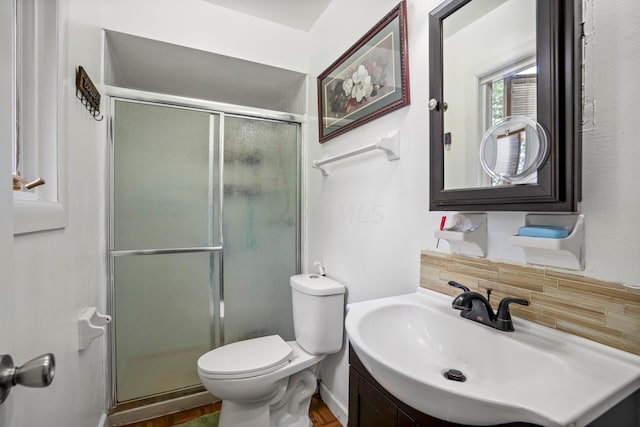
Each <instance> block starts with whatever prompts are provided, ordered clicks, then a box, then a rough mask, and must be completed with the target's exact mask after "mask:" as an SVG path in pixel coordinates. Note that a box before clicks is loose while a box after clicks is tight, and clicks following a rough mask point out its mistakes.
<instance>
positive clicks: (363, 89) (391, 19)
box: [318, 1, 410, 143]
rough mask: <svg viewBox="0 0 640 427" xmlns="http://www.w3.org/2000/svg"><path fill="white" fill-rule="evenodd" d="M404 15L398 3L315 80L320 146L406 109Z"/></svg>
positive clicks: (402, 4) (406, 65) (405, 21)
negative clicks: (359, 127) (316, 83)
mask: <svg viewBox="0 0 640 427" xmlns="http://www.w3.org/2000/svg"><path fill="white" fill-rule="evenodd" d="M406 15H407V11H406V3H405V1H402V2H401V3H399V4H398V5H397V6H396V7H394V8H393V10H391V12H389V13H388V14H387V15H386V16H385V17H384V18H383V19H382V20H381V21H380V22H378V23H377V24H376V25H375V26H374V27H373V28H372V29H371V30H370V31H369V32H368V33H367V34H365V35H364V37H362V38H361V39H360V40H359V41H358V42H357V43H356V44H355V45H353V46H352V47H351V48H350V49H349V50H348V51H346V52H345V53H344V54H343V55H342V56H341V57H340V58H338V59H337V60H336V61H335V62H334V63H333V64H331V66H330V67H329V68H327V69H326V70H325V71H324V72H323V73H322V74H320V76H318V115H319V117H318V124H319V130H320V142H321V143H322V142H325V141H326V140H328V139H331V138H333V137H334V136H337V135H340V134H342V133H344V132H347V131H348V130H351V129H353V128H355V127H357V126H361V125H363V124H364V123H367V122H369V121H371V120H373V119H375V118H378V117H380V116H382V115H384V114H387V113H389V112H391V111H393V110H395V109H397V108H400V107H403V106H405V105H409V102H410V97H409V59H408V47H407V18H406Z"/></svg>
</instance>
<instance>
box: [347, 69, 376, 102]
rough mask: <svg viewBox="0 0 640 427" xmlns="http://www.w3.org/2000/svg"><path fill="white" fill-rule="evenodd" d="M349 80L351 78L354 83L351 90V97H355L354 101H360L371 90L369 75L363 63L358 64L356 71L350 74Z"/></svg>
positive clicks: (369, 93)
mask: <svg viewBox="0 0 640 427" xmlns="http://www.w3.org/2000/svg"><path fill="white" fill-rule="evenodd" d="M351 80H353V83H354V85H353V89H352V90H351V97H352V98H355V99H356V101H358V102H360V101H362V98H364V97H365V96H369V95H371V93H372V92H373V85H372V84H371V76H370V75H369V72H368V71H367V69H366V68H365V67H364V65H362V64H360V65H359V66H358V69H357V70H356V72H355V73H353V75H352V76H351Z"/></svg>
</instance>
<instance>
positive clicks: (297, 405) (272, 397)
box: [197, 274, 345, 427]
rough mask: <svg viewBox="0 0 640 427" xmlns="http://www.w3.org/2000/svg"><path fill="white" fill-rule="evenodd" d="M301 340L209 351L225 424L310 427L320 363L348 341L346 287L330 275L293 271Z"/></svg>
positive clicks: (209, 383) (274, 338)
mask: <svg viewBox="0 0 640 427" xmlns="http://www.w3.org/2000/svg"><path fill="white" fill-rule="evenodd" d="M290 284H291V289H292V305H293V323H294V331H295V336H296V340H295V341H284V340H283V339H282V338H281V337H279V336H278V335H270V336H266V337H260V338H253V339H249V340H245V341H238V342H235V343H232V344H227V345H225V346H222V347H219V348H217V349H214V350H211V351H209V352H208V353H205V354H203V355H202V356H201V357H200V358H199V359H198V363H197V367H198V376H199V377H200V381H201V382H202V384H203V385H204V386H205V388H206V389H207V390H208V391H209V392H210V393H211V394H213V395H214V396H216V397H218V398H220V399H222V410H221V413H220V422H219V427H240V426H242V427H309V426H311V421H310V420H309V416H308V412H309V405H310V402H311V397H312V396H313V394H314V393H315V390H316V385H317V382H316V379H317V369H318V363H319V362H320V361H322V360H323V359H324V358H325V356H326V355H327V354H331V353H335V352H337V351H339V350H340V348H341V347H342V333H343V319H344V292H345V288H344V286H342V285H341V284H339V283H337V282H335V281H333V280H331V279H328V278H326V277H324V276H318V275H314V274H311V275H309V274H301V275H296V276H292V277H291V280H290Z"/></svg>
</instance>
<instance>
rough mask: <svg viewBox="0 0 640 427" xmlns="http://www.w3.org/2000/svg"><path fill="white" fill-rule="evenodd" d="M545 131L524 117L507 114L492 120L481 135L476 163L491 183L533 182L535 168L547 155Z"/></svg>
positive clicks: (536, 123) (535, 176) (547, 147)
mask: <svg viewBox="0 0 640 427" xmlns="http://www.w3.org/2000/svg"><path fill="white" fill-rule="evenodd" d="M548 152H549V145H548V142H547V134H546V132H545V130H544V129H543V128H542V126H540V124H539V123H538V122H536V121H534V120H532V119H530V118H528V117H525V116H508V117H505V118H504V119H502V120H500V121H498V122H496V123H495V124H494V125H493V126H491V127H490V128H489V130H487V131H486V132H485V134H484V136H483V137H482V142H481V143H480V153H479V155H480V156H479V157H480V164H481V165H482V169H484V171H485V172H486V173H487V174H488V175H489V176H490V177H491V179H492V181H493V185H503V184H528V183H536V182H537V173H536V172H537V170H538V169H539V168H540V166H542V164H543V163H544V162H545V160H546V158H547V154H548Z"/></svg>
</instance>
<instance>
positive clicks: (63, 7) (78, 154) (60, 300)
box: [0, 0, 106, 427]
mask: <svg viewBox="0 0 640 427" xmlns="http://www.w3.org/2000/svg"><path fill="white" fill-rule="evenodd" d="M100 16H101V2H100V1H99V0H90V1H87V0H62V1H60V8H59V17H60V18H59V22H60V26H61V28H60V34H61V37H60V41H59V52H60V56H59V61H60V67H59V69H60V70H61V75H60V76H59V78H60V79H61V80H62V91H61V93H60V94H59V96H60V102H59V105H60V107H59V108H60V110H59V121H58V123H59V126H60V129H59V141H60V143H61V144H62V145H63V147H64V151H63V152H62V156H61V161H62V164H63V165H64V164H66V167H63V171H62V172H63V173H65V174H66V178H67V189H66V190H67V191H66V195H67V197H66V200H67V224H68V225H67V227H66V228H65V229H63V230H58V231H49V232H40V233H33V234H28V235H20V236H16V237H15V239H14V241H13V261H14V262H13V269H14V274H13V283H14V289H15V291H14V296H13V301H14V306H15V308H16V309H15V316H14V319H13V321H12V324H11V327H12V328H15V334H14V335H15V346H14V349H15V350H14V354H13V355H12V356H13V358H14V361H15V362H16V363H18V364H21V363H24V362H26V361H27V360H29V359H30V358H32V357H35V356H37V355H39V354H42V353H46V352H52V353H54V355H55V357H56V364H57V365H56V374H55V378H54V381H53V383H52V384H51V386H50V387H49V388H47V389H29V388H25V387H18V388H16V389H15V390H14V391H12V394H11V396H10V399H12V405H13V406H12V409H11V411H12V419H9V420H6V421H7V422H8V424H7V426H11V427H14V426H34V427H37V426H44V425H50V426H53V425H55V426H69V427H88V426H96V425H98V423H99V422H100V418H101V416H102V414H103V413H104V411H105V378H106V375H105V369H104V355H103V353H104V339H102V340H97V342H95V343H94V344H93V345H92V346H91V347H90V348H89V349H87V350H86V351H84V352H82V353H80V352H78V350H77V348H78V338H77V336H78V327H77V320H78V317H79V316H80V314H81V311H82V309H83V308H84V307H87V306H99V307H102V306H103V304H104V300H105V280H106V279H105V277H106V275H105V245H104V241H103V238H104V224H105V222H104V212H105V203H104V194H105V190H104V176H103V175H104V167H105V165H104V163H103V156H102V155H101V154H102V152H103V151H104V150H105V146H104V142H105V127H104V122H103V123H98V122H96V121H95V120H94V119H93V118H92V117H91V116H90V115H89V113H88V112H87V111H86V109H85V108H84V107H83V106H82V105H81V104H80V101H79V100H77V99H76V97H75V70H76V67H77V66H78V65H82V66H84V67H85V69H86V70H87V71H88V73H89V74H90V76H91V78H92V79H93V80H94V82H100V81H101V56H100V50H101V43H100V40H101V33H100V30H99V26H100ZM64 153H66V154H64ZM3 327H6V325H5V326H3ZM0 424H2V423H0Z"/></svg>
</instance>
